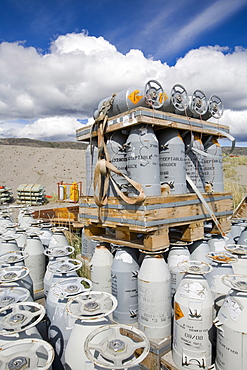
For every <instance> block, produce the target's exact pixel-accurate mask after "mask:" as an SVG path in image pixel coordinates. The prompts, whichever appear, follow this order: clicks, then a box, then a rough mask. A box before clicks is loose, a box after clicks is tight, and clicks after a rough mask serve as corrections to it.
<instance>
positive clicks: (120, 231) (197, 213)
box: [77, 107, 233, 251]
mask: <svg viewBox="0 0 247 370" xmlns="http://www.w3.org/2000/svg"><path fill="white" fill-rule="evenodd" d="M140 124H143V125H150V126H151V127H152V128H153V130H154V132H159V131H160V130H161V129H165V128H174V129H179V130H180V132H188V131H190V130H192V131H193V133H200V135H202V134H203V135H208V136H210V135H213V136H214V137H215V136H216V137H221V136H222V132H225V133H226V135H227V134H228V133H229V128H228V126H225V125H219V124H213V123H211V122H208V121H201V120H199V119H195V118H189V117H183V116H181V115H176V114H173V113H167V112H160V111H155V110H152V111H150V109H147V108H143V107H139V108H136V109H134V110H132V111H129V112H125V113H123V114H119V115H118V116H115V117H111V118H110V119H109V120H108V123H107V126H106V129H105V135H106V136H107V135H108V136H109V135H112V134H113V133H114V132H117V131H119V130H123V129H124V130H125V131H128V130H130V129H131V128H132V127H133V126H136V125H140ZM92 138H96V139H97V138H98V126H97V124H95V125H94V127H90V126H85V127H83V128H81V129H79V130H77V140H78V141H88V142H90V140H91V139H92ZM161 190H162V191H161V195H160V196H147V197H145V199H144V200H143V201H142V202H141V203H138V204H134V205H132V204H126V203H125V201H124V200H122V199H121V198H120V197H114V196H113V197H112V196H110V197H108V201H107V203H106V204H105V205H104V206H103V207H101V208H100V217H99V212H98V211H99V207H98V205H97V204H96V202H95V198H94V196H93V195H84V196H82V197H81V198H80V205H79V222H80V223H81V224H83V226H84V229H85V233H86V235H87V236H88V237H90V238H93V239H97V240H100V241H105V242H114V243H116V244H119V245H125V246H131V247H134V248H140V247H142V248H143V249H145V250H147V251H157V250H162V249H164V247H167V246H169V243H170V239H171V238H173V231H174V230H175V229H176V235H179V237H178V238H179V239H180V240H183V241H195V240H200V239H202V238H203V236H204V223H205V221H209V220H212V214H213V215H214V222H213V229H212V233H216V234H217V233H218V234H225V233H227V232H228V231H229V230H230V226H231V223H230V216H231V215H232V212H233V203H232V195H231V194H230V193H228V192H224V191H222V192H221V191H220V192H215V191H212V189H211V188H210V186H209V187H208V189H207V191H208V192H204V193H202V194H201V195H202V197H203V203H202V199H200V198H198V196H197V194H195V193H194V192H190V193H187V194H172V192H170V193H169V191H166V188H165V187H163V188H162V189H161ZM210 210H211V211H212V212H211V211H210ZM107 228H111V229H112V230H113V231H114V233H115V235H113V237H112V236H111V238H110V237H109V236H108V235H107V233H106V229H107ZM140 234H142V237H141V238H140Z"/></svg>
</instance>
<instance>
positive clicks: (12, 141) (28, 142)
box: [0, 138, 87, 149]
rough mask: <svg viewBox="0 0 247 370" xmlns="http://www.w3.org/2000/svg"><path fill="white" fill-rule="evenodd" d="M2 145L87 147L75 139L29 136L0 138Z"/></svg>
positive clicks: (63, 147) (64, 147) (62, 147)
mask: <svg viewBox="0 0 247 370" xmlns="http://www.w3.org/2000/svg"><path fill="white" fill-rule="evenodd" d="M0 145H17V146H28V147H38V148H58V149H85V148H86V146H87V145H86V144H85V143H82V142H79V141H78V142H73V141H43V140H32V139H27V138H5V139H0Z"/></svg>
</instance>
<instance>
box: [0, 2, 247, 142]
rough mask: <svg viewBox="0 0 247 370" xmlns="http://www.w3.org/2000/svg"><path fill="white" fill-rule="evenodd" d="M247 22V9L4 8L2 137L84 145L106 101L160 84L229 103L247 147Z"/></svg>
mask: <svg viewBox="0 0 247 370" xmlns="http://www.w3.org/2000/svg"><path fill="white" fill-rule="evenodd" d="M246 19H247V0H234V1H232V0H231V1H230V0H212V1H206V0H204V1H200V2H198V1H195V0H177V1H173V2H171V1H167V0H163V1H162V0H153V1H146V0H142V1H140V0H136V1H128V0H125V1H121V0H120V1H117V2H116V1H113V0H97V1H84V0H60V1H58V0H49V1H48V0H1V2H0V137H10V136H20V135H21V136H23V135H25V136H27V137H31V138H40V139H44V140H47V139H49V140H66V139H68V138H69V140H75V137H74V132H75V129H76V128H77V127H80V125H81V123H80V122H81V121H78V119H80V120H87V119H90V117H91V116H92V113H93V111H94V110H95V109H96V107H97V103H98V102H99V101H100V100H101V99H102V98H104V97H107V96H109V95H110V94H111V93H112V92H116V91H121V90H122V89H124V88H127V87H128V86H129V84H131V83H134V84H135V85H138V86H139V85H144V84H145V83H146V81H147V80H148V79H149V78H155V79H157V80H159V81H161V83H162V85H163V86H164V87H165V88H167V89H168V91H169V89H170V88H171V86H172V85H173V84H175V83H182V84H184V85H185V87H186V89H187V90H188V92H190V93H191V91H193V89H195V88H199V89H203V90H204V91H205V92H206V93H207V95H210V94H212V93H215V94H217V95H219V96H221V97H222V100H223V102H224V107H225V112H224V115H223V117H222V119H221V122H222V123H224V124H229V125H230V127H231V130H232V132H233V134H235V135H236V137H237V140H238V142H241V143H242V144H243V145H245V142H246V141H247V128H245V126H246V127H247V125H246V120H247V88H246V85H247V74H246V69H247V68H244V66H245V67H246V65H247V64H246V62H247V26H246ZM236 122H237V123H238V124H236ZM78 125H79V126H78ZM44 126H45V127H46V130H45V129H44ZM61 127H62V128H63V129H61ZM47 128H49V130H47Z"/></svg>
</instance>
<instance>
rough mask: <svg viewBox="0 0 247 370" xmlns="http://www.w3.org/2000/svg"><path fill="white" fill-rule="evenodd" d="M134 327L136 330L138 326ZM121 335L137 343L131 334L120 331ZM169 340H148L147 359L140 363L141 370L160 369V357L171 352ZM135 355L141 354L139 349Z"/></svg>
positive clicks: (134, 336) (135, 337)
mask: <svg viewBox="0 0 247 370" xmlns="http://www.w3.org/2000/svg"><path fill="white" fill-rule="evenodd" d="M133 326H134V327H136V328H138V324H137V323H136V324H134V325H133ZM121 332H122V334H123V335H125V336H127V337H130V338H131V339H132V340H134V341H136V342H138V341H139V340H138V339H139V338H138V337H137V336H136V335H135V334H133V332H129V331H127V330H125V329H121ZM171 339H172V337H171V336H170V337H168V338H164V339H160V340H158V339H157V340H156V339H151V340H149V343H150V350H149V353H148V355H147V357H146V358H145V359H144V360H143V361H142V362H141V363H140V369H141V370H160V369H161V357H162V356H163V355H164V354H165V353H167V352H169V351H170V350H171ZM135 353H136V355H137V356H138V355H140V354H141V353H142V350H141V349H138V350H136V352H135Z"/></svg>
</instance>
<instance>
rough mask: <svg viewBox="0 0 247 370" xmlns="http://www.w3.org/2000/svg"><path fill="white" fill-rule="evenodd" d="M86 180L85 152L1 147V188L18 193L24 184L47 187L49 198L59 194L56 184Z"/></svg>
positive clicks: (80, 150) (28, 147)
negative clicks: (20, 186)
mask: <svg viewBox="0 0 247 370" xmlns="http://www.w3.org/2000/svg"><path fill="white" fill-rule="evenodd" d="M84 179H85V150H84V149H83V147H81V149H70V148H65V149H64V148H49V147H37V146H36V147H35V146H23V145H10V144H8V145H1V144H0V185H3V186H7V187H9V188H12V191H13V196H14V197H16V189H17V188H18V186H19V185H21V184H40V185H44V186H45V192H46V194H47V195H55V194H57V183H58V182H60V181H63V182H64V183H72V182H73V181H76V182H79V181H82V182H83V185H84Z"/></svg>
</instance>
